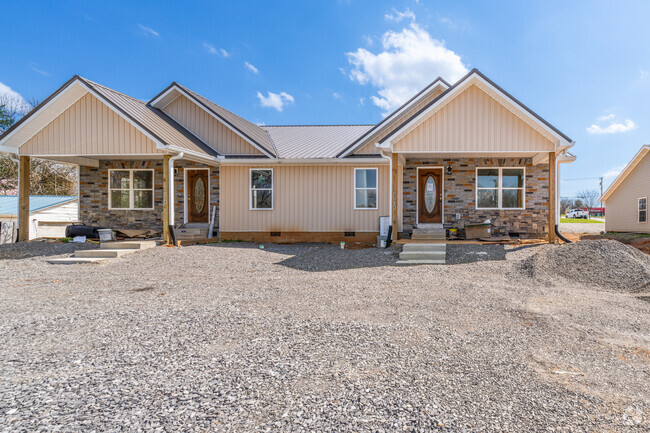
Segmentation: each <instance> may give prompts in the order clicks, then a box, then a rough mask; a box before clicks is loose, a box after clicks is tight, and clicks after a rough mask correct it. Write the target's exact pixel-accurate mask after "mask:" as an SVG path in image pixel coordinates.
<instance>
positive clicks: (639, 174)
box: [605, 153, 650, 233]
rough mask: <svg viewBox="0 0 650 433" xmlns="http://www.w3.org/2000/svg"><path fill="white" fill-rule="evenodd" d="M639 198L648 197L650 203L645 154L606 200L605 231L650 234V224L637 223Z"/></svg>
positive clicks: (649, 176) (649, 166) (649, 157)
mask: <svg viewBox="0 0 650 433" xmlns="http://www.w3.org/2000/svg"><path fill="white" fill-rule="evenodd" d="M640 197H648V200H649V201H650V153H648V154H646V156H645V157H644V158H643V159H642V160H641V162H639V164H638V165H637V166H636V167H634V170H632V171H631V172H630V173H629V174H628V175H627V177H626V178H625V180H624V181H623V182H622V183H621V184H620V185H619V186H618V188H616V190H614V192H613V193H612V195H610V196H609V198H608V199H607V202H606V203H605V204H606V207H607V208H606V210H605V212H606V213H605V229H606V230H607V231H613V232H639V233H650V222H647V223H639V222H638V199H639V198H640ZM649 216H650V215H649Z"/></svg>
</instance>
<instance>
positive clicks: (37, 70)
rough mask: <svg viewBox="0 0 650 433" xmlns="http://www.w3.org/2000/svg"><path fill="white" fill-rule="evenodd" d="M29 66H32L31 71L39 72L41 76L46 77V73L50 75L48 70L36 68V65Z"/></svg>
mask: <svg viewBox="0 0 650 433" xmlns="http://www.w3.org/2000/svg"><path fill="white" fill-rule="evenodd" d="M31 68H32V71H34V72H37V73H39V74H41V75H43V76H46V77H47V76H48V75H50V73H49V72H47V71H44V70H42V69H38V68H37V67H36V66H31Z"/></svg>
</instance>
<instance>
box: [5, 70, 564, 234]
mask: <svg viewBox="0 0 650 433" xmlns="http://www.w3.org/2000/svg"><path fill="white" fill-rule="evenodd" d="M573 144H574V142H573V141H572V140H571V139H570V138H569V137H567V136H566V135H565V134H563V133H562V132H560V131H559V130H558V129H557V128H555V127H554V126H552V125H551V124H549V123H548V122H547V121H545V120H544V119H542V118H541V117H540V116H539V115H537V114H535V113H534V112H533V111H532V110H531V109H529V108H528V107H526V106H525V105H523V104H522V103H521V102H519V101H518V100H517V99H515V98H514V97H513V96H511V95H510V94H509V93H507V92H506V91H505V90H504V89H502V88H501V87H499V86H498V85H497V84H495V83H494V82H492V81H491V80H490V79H489V78H487V77H486V76H485V75H483V74H482V73H481V72H479V71H478V70H476V69H474V70H472V71H471V72H469V73H468V74H467V75H466V76H464V77H463V78H461V79H460V80H458V82H456V83H454V84H453V85H451V84H449V83H447V82H446V81H445V80H443V79H441V78H437V79H436V80H434V81H433V82H432V83H431V84H429V85H428V86H426V87H425V88H424V89H422V90H421V91H420V92H419V93H417V94H416V95H414V96H413V97H412V98H411V99H410V100H409V101H407V102H406V103H405V104H404V105H402V106H401V107H400V108H398V109H397V110H395V111H394V112H393V113H391V114H390V115H388V116H386V117H385V118H384V119H383V120H382V121H380V122H379V123H377V124H376V125H295V126H260V125H255V124H253V123H251V122H249V121H247V120H245V119H243V118H241V117H239V116H237V115H235V114H233V113H232V112H230V111H228V110H226V109H225V108H223V107H221V106H219V105H217V104H215V103H214V102H212V101H210V100H209V99H207V98H205V97H203V96H201V95H199V94H198V93H196V92H194V91H192V90H190V89H188V88H187V87H184V86H182V85H180V84H178V83H175V82H174V83H171V84H170V85H169V86H168V87H167V88H166V89H164V90H163V91H162V92H160V94H158V95H156V96H155V97H154V98H153V99H151V100H150V101H148V102H143V101H140V100H138V99H134V98H132V97H130V96H127V95H125V94H122V93H119V92H117V91H115V90H112V89H109V88H108V87H105V86H103V85H101V84H98V83H95V82H92V81H90V80H87V79H85V78H82V77H79V76H74V77H72V78H71V79H70V80H69V81H68V82H67V83H65V84H64V85H63V86H61V88H59V89H58V90H57V91H56V92H54V93H53V94H52V95H51V96H49V97H48V98H47V99H45V100H44V101H43V102H42V103H41V104H40V105H39V106H37V107H36V108H34V110H32V111H31V112H30V113H29V114H27V115H26V116H24V117H23V118H22V119H21V120H20V121H19V122H17V123H16V124H15V125H13V127H11V128H10V129H9V130H7V131H6V132H5V133H4V134H3V135H2V136H0V151H4V152H10V153H13V154H16V155H18V156H19V157H20V161H21V162H20V164H21V176H20V188H21V194H20V196H21V200H20V211H21V212H20V215H21V216H22V217H23V218H27V217H26V215H27V213H26V209H29V204H28V200H29V196H28V195H27V194H26V193H25V191H27V190H28V185H29V176H28V173H29V164H30V158H45V159H50V160H53V161H59V162H62V163H72V164H78V165H79V219H80V221H82V222H84V223H86V224H89V225H94V226H101V227H110V228H122V229H155V230H159V231H162V232H163V233H164V236H165V238H166V239H169V238H170V236H171V233H170V227H179V226H182V225H183V224H207V223H209V222H210V219H211V217H212V216H213V215H215V226H216V227H217V228H218V235H219V237H220V238H221V239H224V240H226V239H241V240H255V241H280V242H282V241H326V242H327V241H329V242H333V241H339V240H359V241H373V240H375V238H376V236H377V235H378V232H379V224H380V223H379V221H380V217H388V218H389V221H390V225H391V226H392V233H393V239H397V238H398V237H410V236H411V235H412V234H413V233H414V232H415V231H418V230H422V229H429V230H430V229H432V228H433V229H437V230H444V229H448V228H457V229H460V230H462V229H463V228H464V227H465V225H466V224H469V223H478V222H483V221H485V220H487V219H489V220H490V221H491V223H492V225H493V226H494V229H495V231H497V232H501V233H508V234H511V235H518V236H522V237H524V236H526V237H548V239H549V240H550V241H553V240H554V239H555V227H556V224H557V221H558V211H559V207H558V206H557V201H558V196H559V194H558V190H557V188H558V181H557V179H558V164H560V163H566V162H571V161H573V160H574V159H575V157H574V156H573V155H571V154H570V153H569V152H568V149H569V148H570V147H571V146H573ZM213 210H215V211H216V212H213ZM20 227H24V228H27V229H23V230H21V231H20V238H21V239H28V236H29V234H28V233H25V232H27V231H28V227H29V225H28V224H27V223H25V222H24V221H23V220H22V219H20Z"/></svg>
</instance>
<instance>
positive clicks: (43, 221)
mask: <svg viewBox="0 0 650 433" xmlns="http://www.w3.org/2000/svg"><path fill="white" fill-rule="evenodd" d="M78 219H79V203H78V201H77V197H76V196H68V195H32V196H30V197H29V224H30V228H29V239H34V238H62V237H63V236H65V228H66V227H67V226H68V225H70V224H73V223H75V222H77V221H78ZM17 221H18V196H17V195H0V222H2V223H13V224H11V225H9V226H5V227H6V230H4V231H3V235H2V237H1V239H0V243H8V242H5V241H9V242H11V239H13V237H14V236H13V231H14V230H13V228H15V223H16V222H17Z"/></svg>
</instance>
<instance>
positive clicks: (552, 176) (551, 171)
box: [548, 152, 556, 243]
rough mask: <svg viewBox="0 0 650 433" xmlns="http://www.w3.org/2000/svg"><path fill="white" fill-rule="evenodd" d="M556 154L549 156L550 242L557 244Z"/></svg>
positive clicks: (552, 153)
mask: <svg viewBox="0 0 650 433" xmlns="http://www.w3.org/2000/svg"><path fill="white" fill-rule="evenodd" d="M555 223H556V221H555V152H549V154H548V241H549V242H550V243H555V241H556V237H555Z"/></svg>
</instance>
